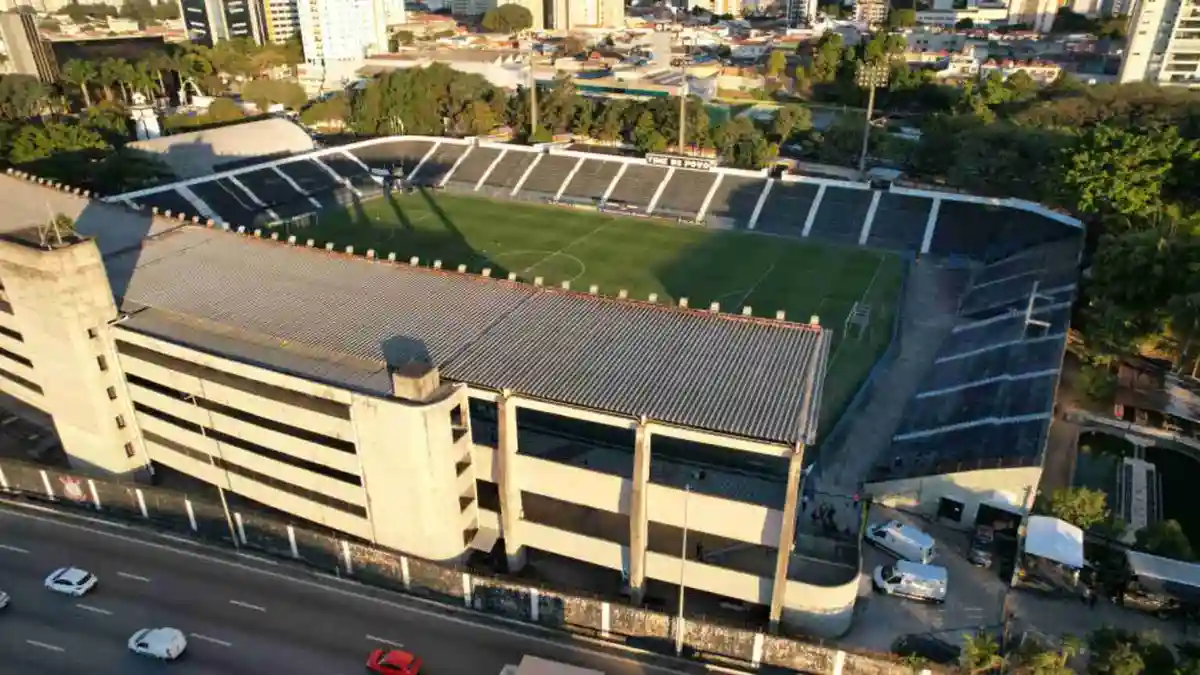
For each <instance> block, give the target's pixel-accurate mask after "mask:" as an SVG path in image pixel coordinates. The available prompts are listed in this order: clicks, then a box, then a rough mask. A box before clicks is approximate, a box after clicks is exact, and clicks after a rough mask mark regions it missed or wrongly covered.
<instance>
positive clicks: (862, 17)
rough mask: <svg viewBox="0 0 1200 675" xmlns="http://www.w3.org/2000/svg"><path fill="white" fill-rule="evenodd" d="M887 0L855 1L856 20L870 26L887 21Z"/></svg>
mask: <svg viewBox="0 0 1200 675" xmlns="http://www.w3.org/2000/svg"><path fill="white" fill-rule="evenodd" d="M887 13H888V3H887V0H858V1H857V2H856V3H854V20H855V21H857V22H859V23H865V24H867V25H868V26H877V25H879V24H882V23H883V22H884V21H887Z"/></svg>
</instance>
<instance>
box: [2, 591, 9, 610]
mask: <svg viewBox="0 0 1200 675" xmlns="http://www.w3.org/2000/svg"><path fill="white" fill-rule="evenodd" d="M5 607H8V593H5V592H4V591H0V609H4V608H5Z"/></svg>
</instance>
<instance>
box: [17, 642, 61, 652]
mask: <svg viewBox="0 0 1200 675" xmlns="http://www.w3.org/2000/svg"><path fill="white" fill-rule="evenodd" d="M25 642H26V643H28V644H31V645H33V646H34V647H41V648H42V649H48V650H50V651H52V652H65V651H67V650H65V649H63V648H62V647H59V646H58V645H52V644H49V643H46V642H38V641H37V640H26V641H25Z"/></svg>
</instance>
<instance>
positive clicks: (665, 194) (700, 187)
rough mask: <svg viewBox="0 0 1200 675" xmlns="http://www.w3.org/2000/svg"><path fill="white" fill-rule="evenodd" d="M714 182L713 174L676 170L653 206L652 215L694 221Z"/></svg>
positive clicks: (714, 175)
mask: <svg viewBox="0 0 1200 675" xmlns="http://www.w3.org/2000/svg"><path fill="white" fill-rule="evenodd" d="M716 181H717V175H716V174H714V173H707V172H704V171H688V170H686V169H676V170H675V173H673V174H671V180H670V181H668V182H667V187H665V188H663V191H662V195H661V196H659V198H658V203H657V204H655V205H654V215H656V216H667V217H676V218H686V219H688V220H694V219H695V218H696V215H697V214H698V213H700V207H701V206H702V205H703V204H704V198H705V197H707V196H708V191H709V190H710V189H712V186H713V183H715V182H716Z"/></svg>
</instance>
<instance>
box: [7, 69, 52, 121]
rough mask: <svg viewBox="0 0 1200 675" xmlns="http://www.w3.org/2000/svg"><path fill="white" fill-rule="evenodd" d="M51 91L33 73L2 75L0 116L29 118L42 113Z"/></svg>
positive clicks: (18, 118)
mask: <svg viewBox="0 0 1200 675" xmlns="http://www.w3.org/2000/svg"><path fill="white" fill-rule="evenodd" d="M49 97H50V92H49V90H48V89H46V85H44V84H42V83H41V82H40V81H39V80H38V79H37V78H36V77H34V76H32V75H0V117H3V118H4V119H7V120H27V119H29V118H31V117H34V116H37V115H41V114H42V113H43V112H44V111H45V110H46V107H47V101H48V100H49Z"/></svg>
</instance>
